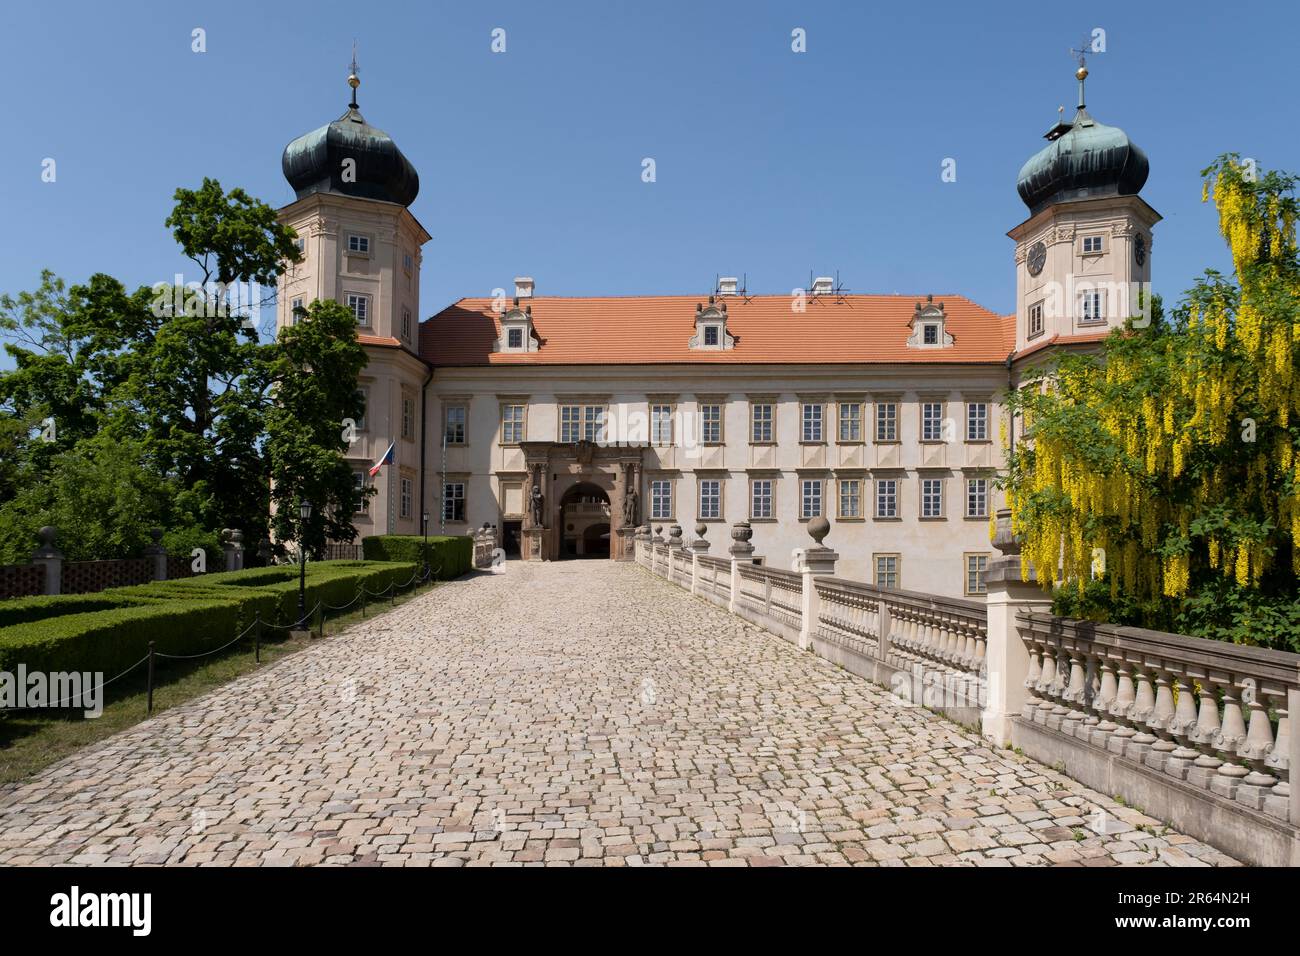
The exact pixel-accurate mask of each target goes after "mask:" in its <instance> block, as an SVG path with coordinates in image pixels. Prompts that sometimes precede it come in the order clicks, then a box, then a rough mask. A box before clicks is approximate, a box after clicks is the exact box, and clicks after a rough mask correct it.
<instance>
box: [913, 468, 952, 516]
mask: <svg viewBox="0 0 1300 956" xmlns="http://www.w3.org/2000/svg"><path fill="white" fill-rule="evenodd" d="M931 483H933V484H934V485H935V487H936V489H937V490H936V491H934V492H931V491H930V490H927V486H928V485H930V484H931ZM943 483H944V479H943V478H939V477H937V476H934V475H921V476H920V485H921V494H920V496H919V497H920V512H919V517H920V519H921V520H922V521H940V520H942V519H943V518H944V517H946V513H945V511H946V502H945V501H944V497H945V495H944V487H943ZM932 495H933V496H934V497H935V498H937V500H938V511H937V513H936V514H927V513H926V509H927V508H928V507H929V506H930V501H929V500H928V499H930V498H931V496H932Z"/></svg>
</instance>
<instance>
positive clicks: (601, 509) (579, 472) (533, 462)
mask: <svg viewBox="0 0 1300 956" xmlns="http://www.w3.org/2000/svg"><path fill="white" fill-rule="evenodd" d="M521 447H522V448H523V451H524V455H525V461H526V464H527V468H528V487H527V489H526V490H525V500H526V501H527V502H528V509H527V516H526V518H525V520H524V526H523V547H522V548H521V555H520V556H521V557H522V558H523V559H524V560H526V561H538V560H540V561H553V560H556V559H557V558H562V557H595V556H599V557H606V556H607V557H610V558H613V559H615V560H621V561H626V560H630V559H631V558H632V536H633V534H634V533H635V530H636V526H637V522H638V521H639V520H640V519H641V517H642V514H641V505H640V503H641V492H640V482H641V454H642V451H643V448H644V446H640V445H598V444H596V443H595V442H587V441H582V442H574V443H560V442H524V443H522V445H521Z"/></svg>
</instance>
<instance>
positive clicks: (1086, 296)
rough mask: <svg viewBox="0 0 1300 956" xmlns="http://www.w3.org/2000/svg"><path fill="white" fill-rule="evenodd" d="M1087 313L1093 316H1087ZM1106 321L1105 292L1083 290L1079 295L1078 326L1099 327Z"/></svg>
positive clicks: (1103, 290)
mask: <svg viewBox="0 0 1300 956" xmlns="http://www.w3.org/2000/svg"><path fill="white" fill-rule="evenodd" d="M1089 312H1092V313H1093V314H1092V315H1091V316H1089V314H1088V313H1089ZM1105 321H1106V290H1105V289H1084V290H1083V291H1082V292H1080V293H1079V324H1080V325H1101V324H1103V323H1104V322H1105Z"/></svg>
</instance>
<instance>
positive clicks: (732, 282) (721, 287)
mask: <svg viewBox="0 0 1300 956" xmlns="http://www.w3.org/2000/svg"><path fill="white" fill-rule="evenodd" d="M739 288H740V280H739V279H737V278H736V277H735V276H723V277H721V278H720V279H718V295H735V294H736V292H737V290H738V289H739Z"/></svg>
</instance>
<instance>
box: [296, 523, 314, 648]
mask: <svg viewBox="0 0 1300 956" xmlns="http://www.w3.org/2000/svg"><path fill="white" fill-rule="evenodd" d="M298 517H299V518H300V519H301V520H300V521H299V522H298V626H299V627H302V622H303V618H305V617H306V616H307V543H306V541H304V540H303V537H304V535H305V533H306V530H307V522H308V521H310V520H311V502H310V501H308V500H307V499H306V498H303V499H301V500H300V501H299V502H298Z"/></svg>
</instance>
